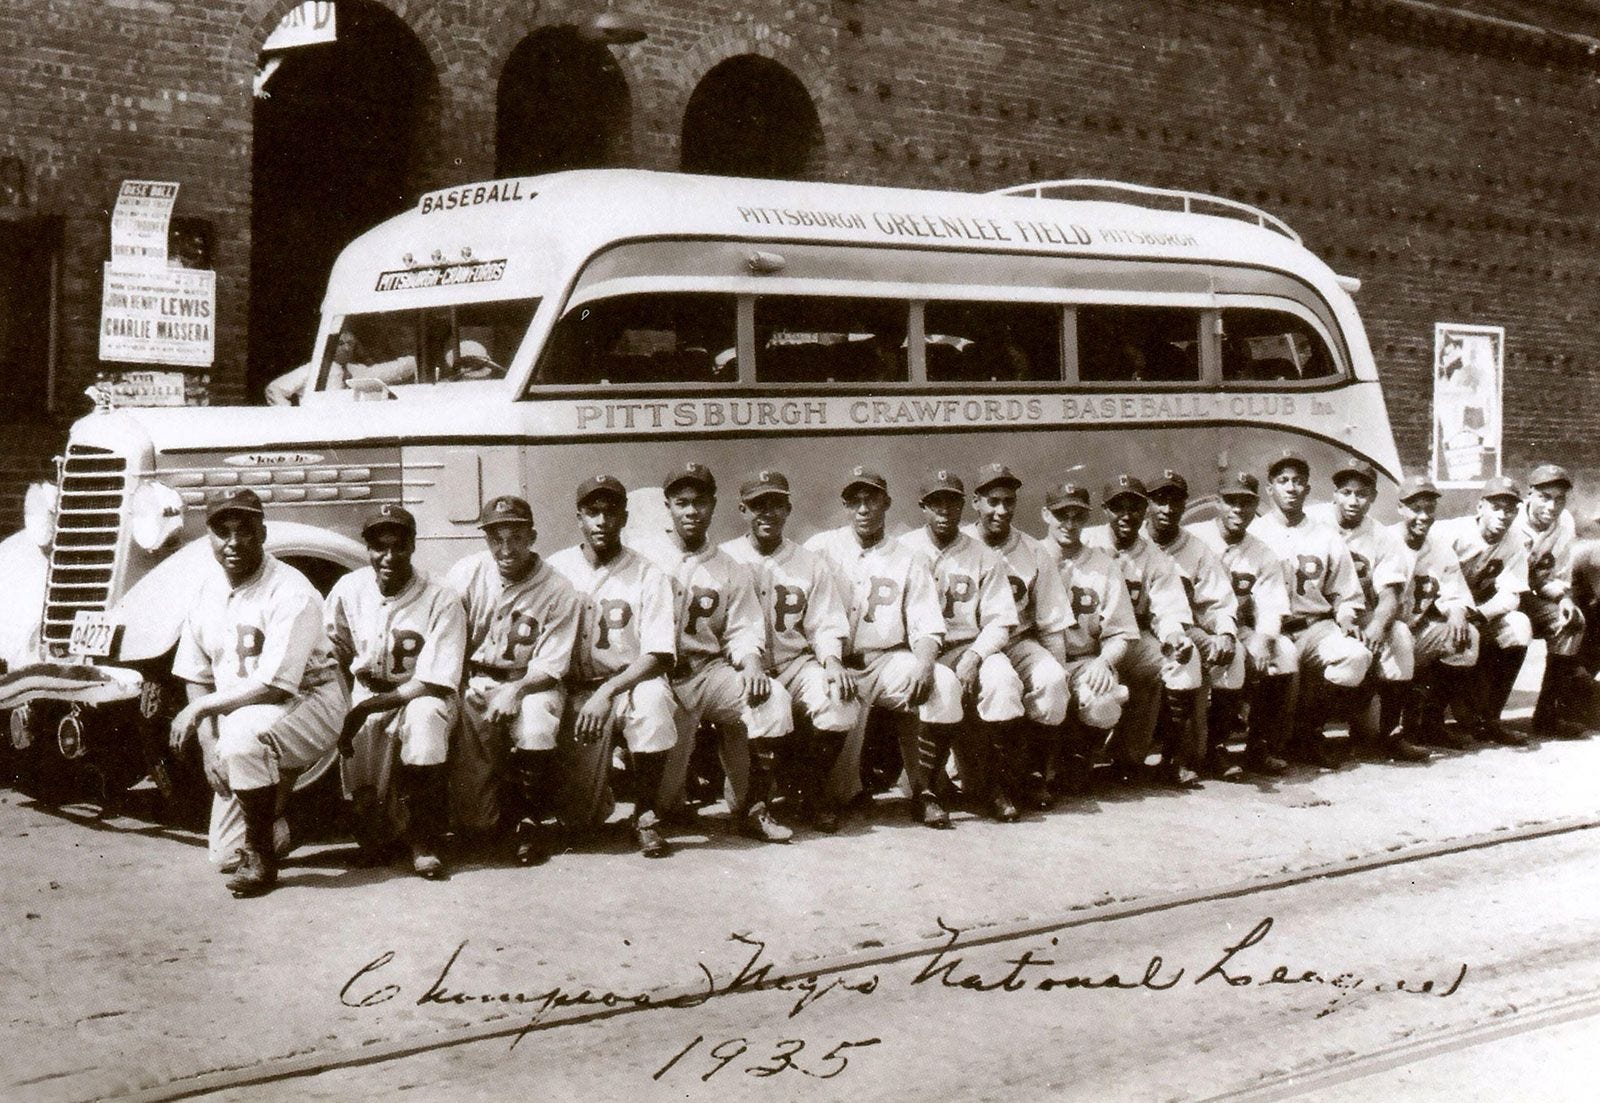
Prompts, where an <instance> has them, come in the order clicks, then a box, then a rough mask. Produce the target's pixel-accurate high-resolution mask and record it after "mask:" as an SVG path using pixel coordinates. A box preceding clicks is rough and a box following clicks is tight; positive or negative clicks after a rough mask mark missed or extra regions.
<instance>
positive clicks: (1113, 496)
mask: <svg viewBox="0 0 1600 1103" xmlns="http://www.w3.org/2000/svg"><path fill="white" fill-rule="evenodd" d="M1129 495H1132V496H1133V497H1135V498H1144V499H1145V500H1147V501H1148V500H1149V498H1150V492H1149V491H1148V490H1146V489H1145V488H1144V483H1142V482H1140V481H1139V480H1138V479H1137V478H1135V477H1134V476H1132V475H1129V474H1126V473H1124V474H1121V475H1118V476H1117V477H1116V478H1115V479H1112V480H1111V481H1110V482H1109V483H1107V484H1106V485H1105V488H1104V489H1103V490H1101V491H1100V504H1101V505H1107V506H1108V505H1110V504H1111V503H1112V502H1114V501H1116V500H1117V499H1118V498H1126V497H1128V496H1129Z"/></svg>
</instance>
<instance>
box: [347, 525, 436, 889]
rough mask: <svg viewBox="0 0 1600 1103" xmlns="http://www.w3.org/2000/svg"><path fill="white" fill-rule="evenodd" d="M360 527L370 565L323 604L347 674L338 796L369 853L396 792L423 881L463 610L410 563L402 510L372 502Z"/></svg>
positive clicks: (429, 869) (432, 855) (410, 538)
mask: <svg viewBox="0 0 1600 1103" xmlns="http://www.w3.org/2000/svg"><path fill="white" fill-rule="evenodd" d="M361 537H362V539H363V540H365V541H366V545H367V558H368V562H369V563H370V564H371V565H370V566H368V567H364V568H362V569H361V570H358V571H352V572H351V573H349V574H347V575H345V576H344V577H343V578H341V579H339V581H338V582H335V583H334V584H333V589H332V590H331V591H330V592H329V593H328V600H327V604H326V606H325V608H324V626H325V627H326V629H327V632H328V639H329V640H331V641H332V643H333V653H334V656H335V657H336V658H337V659H338V660H339V665H340V666H342V667H343V668H344V669H346V670H348V671H349V672H350V676H351V678H352V680H353V681H354V682H355V686H354V688H353V689H352V691H351V705H350V711H349V713H348V714H346V716H345V719H344V724H343V725H342V726H341V728H340V732H339V753H340V755H341V756H343V760H344V761H343V763H342V766H343V769H342V773H343V776H344V787H345V795H346V796H348V797H350V799H351V800H352V801H353V803H354V806H355V812H356V817H357V825H358V826H357V837H358V838H359V839H360V840H361V842H362V846H363V849H364V850H365V851H367V852H368V857H369V858H373V857H376V855H377V853H380V852H381V850H382V847H383V846H384V845H385V844H386V843H388V842H389V841H390V839H391V838H392V826H391V823H390V814H389V813H390V806H391V800H390V797H391V794H394V793H398V794H399V798H400V799H399V803H400V804H401V805H403V807H404V820H405V822H406V841H407V843H409V844H410V849H411V868H412V870H413V871H415V872H416V873H417V874H418V875H419V876H422V877H425V878H428V879H430V880H434V879H437V878H440V877H443V876H444V872H445V871H444V863H443V862H442V861H441V860H440V858H439V844H440V843H441V841H442V840H443V838H444V833H445V829H446V827H447V825H448V821H447V812H446V804H445V802H446V799H447V793H448V779H447V777H446V775H445V770H446V766H445V759H446V757H447V756H448V754H449V751H450V729H451V727H452V726H453V725H454V724H455V719H456V710H457V703H456V691H457V689H458V688H459V687H460V685H461V664H462V660H463V656H464V651H465V649H466V644H467V628H466V618H465V615H464V614H463V612H462V609H461V602H460V600H459V598H457V596H456V595H455V594H454V593H453V592H451V591H450V590H447V589H446V588H444V587H443V586H440V585H439V584H437V583H435V582H434V581H433V580H432V579H430V578H428V577H426V576H425V575H421V574H418V573H417V572H416V571H415V570H414V569H413V568H412V566H411V556H412V554H413V553H414V552H415V551H416V547H417V522H416V519H415V518H413V517H412V516H411V513H410V511H409V510H407V509H406V508H405V507H403V506H398V505H390V504H385V505H381V506H379V507H378V508H377V509H376V510H374V511H373V512H372V513H371V514H369V515H368V516H367V519H366V522H365V523H364V524H363V525H362V526H361ZM396 758H398V759H399V776H398V778H396V777H395V776H394V767H395V759H396ZM396 782H398V784H396Z"/></svg>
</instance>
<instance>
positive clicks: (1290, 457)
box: [1267, 448, 1311, 479]
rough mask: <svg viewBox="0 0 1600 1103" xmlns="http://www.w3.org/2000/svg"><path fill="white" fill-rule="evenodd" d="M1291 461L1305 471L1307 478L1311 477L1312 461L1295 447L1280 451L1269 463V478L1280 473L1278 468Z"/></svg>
mask: <svg viewBox="0 0 1600 1103" xmlns="http://www.w3.org/2000/svg"><path fill="white" fill-rule="evenodd" d="M1291 463H1292V464H1294V465H1295V466H1297V467H1299V468H1300V470H1301V471H1304V472H1305V475H1306V478H1308V479H1309V478H1310V477H1311V463H1310V461H1309V460H1307V459H1306V458H1305V457H1304V456H1302V455H1301V454H1300V453H1299V452H1296V451H1295V450H1294V449H1293V448H1285V449H1284V450H1283V451H1282V452H1279V453H1278V456H1277V458H1276V459H1274V460H1273V461H1272V463H1271V464H1269V465H1268V467H1267V478H1269V479H1270V478H1272V476H1274V475H1276V474H1277V473H1278V468H1280V467H1283V466H1284V465H1286V464H1291Z"/></svg>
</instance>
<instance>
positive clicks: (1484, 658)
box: [1433, 475, 1533, 747]
mask: <svg viewBox="0 0 1600 1103" xmlns="http://www.w3.org/2000/svg"><path fill="white" fill-rule="evenodd" d="M1521 502H1522V491H1521V489H1520V488H1519V487H1518V486H1517V484H1516V483H1515V482H1513V481H1512V480H1511V479H1508V478H1506V477H1505V476H1503V475H1497V476H1495V477H1494V478H1492V479H1489V480H1488V481H1486V482H1485V483H1484V484H1483V489H1482V490H1481V491H1479V495H1478V506H1477V511H1476V513H1475V514H1474V515H1472V516H1467V517H1452V518H1450V519H1449V520H1447V521H1440V522H1439V523H1438V524H1436V525H1435V526H1434V528H1433V538H1434V539H1435V540H1438V541H1439V542H1440V543H1441V544H1443V545H1444V546H1445V547H1447V548H1449V549H1450V550H1451V551H1453V552H1454V553H1455V556H1456V561H1457V562H1458V563H1459V564H1460V565H1461V575H1462V577H1463V578H1465V579H1466V582H1467V590H1468V591H1469V592H1470V593H1471V595H1472V601H1473V607H1472V609H1470V610H1468V615H1469V616H1470V617H1472V618H1473V619H1474V620H1475V621H1476V622H1477V624H1478V665H1477V668H1476V669H1475V671H1474V674H1473V677H1472V678H1471V679H1470V680H1469V681H1467V682H1466V684H1465V685H1463V686H1462V687H1461V688H1463V689H1465V690H1466V693H1465V694H1464V695H1463V696H1460V697H1457V698H1453V699H1452V700H1451V702H1450V705H1451V708H1452V709H1454V710H1455V711H1456V712H1457V714H1458V715H1459V714H1460V713H1461V712H1462V711H1465V712H1467V713H1468V716H1467V723H1468V726H1469V727H1470V728H1472V729H1474V730H1473V731H1472V733H1471V734H1472V735H1475V736H1477V737H1478V738H1479V739H1483V740H1487V741H1489V742H1493V743H1503V744H1506V745H1508V746H1513V747H1519V746H1522V745H1523V744H1525V743H1526V742H1527V739H1526V738H1525V737H1524V736H1523V735H1522V734H1521V733H1520V732H1514V731H1512V730H1511V729H1510V728H1507V727H1505V726H1503V725H1502V724H1501V723H1500V714H1501V713H1502V712H1504V711H1505V707H1506V701H1507V700H1508V699H1509V698H1510V697H1511V687H1512V686H1513V685H1515V684H1516V680H1517V672H1518V671H1519V670H1521V669H1522V660H1523V657H1524V656H1525V655H1526V654H1527V652H1528V645H1529V644H1530V643H1532V642H1533V625H1532V624H1530V623H1529V621H1528V615H1527V614H1526V613H1524V612H1523V611H1522V609H1521V606H1522V596H1523V595H1524V594H1526V593H1527V592H1528V549H1527V546H1526V545H1525V544H1524V543H1523V542H1522V541H1521V540H1520V539H1519V538H1518V537H1517V536H1516V534H1515V533H1514V532H1513V531H1512V522H1513V521H1514V520H1515V519H1516V516H1517V507H1518V506H1519V505H1520V504H1521ZM1467 742H1468V745H1470V740H1468V741H1467Z"/></svg>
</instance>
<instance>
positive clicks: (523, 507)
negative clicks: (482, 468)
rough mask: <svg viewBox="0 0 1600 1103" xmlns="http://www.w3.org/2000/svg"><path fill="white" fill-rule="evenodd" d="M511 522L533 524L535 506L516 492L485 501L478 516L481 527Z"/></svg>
mask: <svg viewBox="0 0 1600 1103" xmlns="http://www.w3.org/2000/svg"><path fill="white" fill-rule="evenodd" d="M509 524H525V525H531V524H533V507H532V506H530V505H528V503H527V502H525V501H523V500H522V499H521V498H518V497H517V496H516V495H515V494H502V495H500V497H498V498H490V499H489V500H488V501H487V502H486V503H484V507H483V513H482V514H481V515H480V516H479V517H478V527H479V528H480V529H486V528H488V527H489V526H490V525H509Z"/></svg>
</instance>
